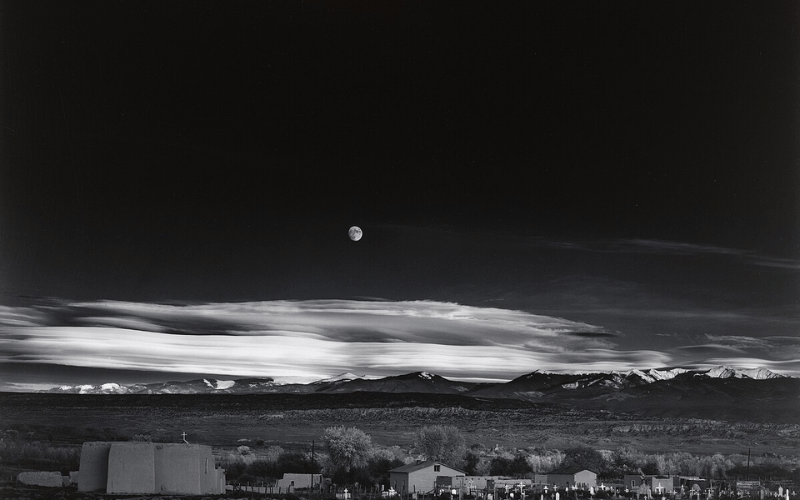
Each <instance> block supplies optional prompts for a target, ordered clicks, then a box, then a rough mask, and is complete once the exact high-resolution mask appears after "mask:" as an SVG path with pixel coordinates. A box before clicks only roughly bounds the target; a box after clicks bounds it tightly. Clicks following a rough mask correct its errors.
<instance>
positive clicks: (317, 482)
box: [275, 472, 329, 492]
mask: <svg viewBox="0 0 800 500" xmlns="http://www.w3.org/2000/svg"><path fill="white" fill-rule="evenodd" d="M323 483H325V484H323ZM328 483H329V482H328V481H327V480H326V479H325V478H324V477H322V474H297V473H294V472H285V473H284V474H283V478H282V479H278V482H277V483H276V484H275V486H276V487H277V488H280V491H285V492H290V491H294V490H304V489H313V488H320V487H324V486H327V485H328Z"/></svg>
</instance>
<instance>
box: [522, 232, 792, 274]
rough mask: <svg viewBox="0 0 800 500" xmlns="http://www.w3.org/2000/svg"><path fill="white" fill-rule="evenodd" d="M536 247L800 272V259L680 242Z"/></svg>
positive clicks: (572, 243)
mask: <svg viewBox="0 0 800 500" xmlns="http://www.w3.org/2000/svg"><path fill="white" fill-rule="evenodd" d="M534 244H535V245H540V246H546V247H551V248H559V249H563V250H575V251H583V252H596V253H632V254H653V255H677V256H693V255H716V256H724V257H729V258H736V259H741V260H742V261H743V262H746V263H749V264H751V265H756V266H764V267H774V268H780V269H787V270H800V260H799V259H792V258H783V257H775V256H770V255H763V254H760V253H758V252H755V251H752V250H745V249H740V248H729V247H721V246H717V245H704V244H698V243H687V242H681V241H666V240H649V239H616V240H592V241H557V240H536V241H535V242H534Z"/></svg>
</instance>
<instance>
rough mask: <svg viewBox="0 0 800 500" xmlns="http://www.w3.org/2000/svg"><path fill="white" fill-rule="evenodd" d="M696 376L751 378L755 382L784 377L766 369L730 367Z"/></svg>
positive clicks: (714, 369)
mask: <svg viewBox="0 0 800 500" xmlns="http://www.w3.org/2000/svg"><path fill="white" fill-rule="evenodd" d="M695 376H696V377H697V376H701V377H702V376H705V377H709V378H751V379H755V380H766V379H770V378H779V377H782V375H778V374H777V373H773V372H771V371H769V370H767V369H766V368H730V367H728V366H715V367H714V368H711V369H709V370H708V371H706V372H700V373H697V374H695Z"/></svg>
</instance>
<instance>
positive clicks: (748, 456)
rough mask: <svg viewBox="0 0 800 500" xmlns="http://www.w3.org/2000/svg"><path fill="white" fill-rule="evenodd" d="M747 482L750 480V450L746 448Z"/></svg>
mask: <svg viewBox="0 0 800 500" xmlns="http://www.w3.org/2000/svg"><path fill="white" fill-rule="evenodd" d="M747 480H748V481H749V480H750V448H747Z"/></svg>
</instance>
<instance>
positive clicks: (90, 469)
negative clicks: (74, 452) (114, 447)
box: [78, 441, 111, 491]
mask: <svg viewBox="0 0 800 500" xmlns="http://www.w3.org/2000/svg"><path fill="white" fill-rule="evenodd" d="M110 450H111V443H105V442H97V441H95V442H88V443H83V446H82V447H81V465H80V470H79V474H78V491H105V489H106V486H107V485H108V453H109V451H110Z"/></svg>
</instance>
